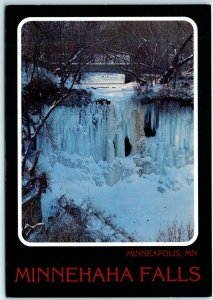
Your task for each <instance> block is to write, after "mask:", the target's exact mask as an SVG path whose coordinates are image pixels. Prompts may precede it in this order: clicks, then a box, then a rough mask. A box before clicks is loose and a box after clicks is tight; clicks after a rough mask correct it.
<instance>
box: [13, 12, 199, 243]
mask: <svg viewBox="0 0 213 300" xmlns="http://www.w3.org/2000/svg"><path fill="white" fill-rule="evenodd" d="M90 19H91V18H90ZM90 19H88V18H87V19H86V18H81V19H78V20H75V18H61V19H57V18H56V19H55V20H54V18H45V19H44V18H43V19H42V18H29V19H25V20H24V21H22V23H21V24H20V25H19V40H18V43H19V51H18V61H19V69H18V72H19V74H18V76H19V95H18V96H19V112H20V113H19V116H20V118H19V128H18V131H19V132H18V133H19V139H20V140H19V141H20V143H19V145H20V147H19V174H20V178H19V185H20V186H19V192H20V194H19V201H20V203H19V207H20V214H19V237H21V240H22V241H24V243H25V241H26V242H27V244H30V243H32V245H33V244H34V243H50V244H51V243H56V244H57V243H69V244H70V243H71V244H77V245H80V244H85V243H86V244H91V243H92V244H100V245H101V244H102V243H103V244H111V243H112V244H113V243H115V245H116V244H117V243H119V244H121V245H122V244H123V245H125V244H126V243H133V244H138V243H140V244H143V243H150V244H153V245H158V244H159V243H185V242H190V241H191V240H192V239H194V238H196V235H197V232H196V234H195V231H197V229H196V228H195V227H196V226H197V225H196V224H197V218H196V211H197V201H196V188H195V181H196V177H197V174H196V171H197V168H196V164H195V163H194V155H195V152H196V151H197V145H196V141H197V128H196V126H197V124H195V121H196V118H195V117H196V111H197V109H196V107H197V99H196V95H195V94H196V88H197V87H196V85H197V84H196V82H195V78H196V76H197V66H196V60H195V55H196V53H195V52H196V51H197V49H196V38H197V31H196V27H195V25H194V24H193V21H192V20H190V19H188V18H185V19H184V18H181V17H179V18H129V19H128V18H104V19H103V18H102V19H101V20H99V19H98V18H96V19H95V18H93V19H92V20H90Z"/></svg>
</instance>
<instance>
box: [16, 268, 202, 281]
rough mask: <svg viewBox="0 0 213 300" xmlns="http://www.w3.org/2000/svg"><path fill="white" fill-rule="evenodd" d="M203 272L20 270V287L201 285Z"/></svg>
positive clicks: (18, 272) (68, 269) (171, 270)
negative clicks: (132, 284) (86, 284)
mask: <svg viewBox="0 0 213 300" xmlns="http://www.w3.org/2000/svg"><path fill="white" fill-rule="evenodd" d="M200 279H201V275H200V268H199V267H198V266H189V267H188V268H185V267H184V268H183V267H181V266H178V267H176V266H175V267H171V266H165V267H152V266H141V267H139V268H138V269H136V270H134V271H133V270H131V269H130V268H128V267H122V268H121V267H96V268H92V267H61V268H58V267H46V268H39V267H34V268H33V267H32V268H28V267H25V268H17V269H16V273H15V276H14V281H15V282H16V283H19V282H25V283H40V282H42V283H54V282H61V283H83V282H87V283H93V282H104V283H108V282H134V281H137V282H147V281H150V282H159V281H160V282H182V283H184V282H198V281H200Z"/></svg>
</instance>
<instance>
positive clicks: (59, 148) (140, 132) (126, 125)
mask: <svg viewBox="0 0 213 300" xmlns="http://www.w3.org/2000/svg"><path fill="white" fill-rule="evenodd" d="M48 109H49V108H48V106H45V107H44V113H45V111H47V110H48ZM37 148H39V149H41V150H42V153H43V154H44V155H45V156H49V157H51V154H52V153H54V154H55V155H56V156H60V153H61V152H66V153H67V154H69V155H72V154H74V153H76V154H78V155H80V156H82V157H93V158H94V160H95V161H96V162H98V161H101V160H103V161H106V162H108V163H112V162H113V160H114V159H115V157H119V158H124V157H125V156H128V155H129V154H131V155H134V154H136V153H138V154H141V156H142V158H144V160H146V159H147V158H149V160H152V161H153V162H156V163H159V164H163V165H164V166H170V167H172V166H175V167H181V166H184V165H185V164H190V163H193V108H192V107H190V106H181V105H180V104H179V103H178V102H174V101H168V100H167V101H163V102H162V101H161V102H158V103H151V104H141V103H136V102H134V101H129V102H128V103H127V102H124V103H123V104H122V103H120V104H119V105H118V104H117V103H113V102H112V103H111V104H110V105H107V104H106V105H101V104H97V103H91V104H89V105H88V106H82V107H74V108H73V107H67V106H66V107H65V106H62V105H61V106H58V107H56V108H55V110H54V111H53V112H52V114H51V116H50V117H49V119H48V122H47V123H46V124H45V126H44V128H43V129H42V131H41V133H40V135H39V137H38V139H37Z"/></svg>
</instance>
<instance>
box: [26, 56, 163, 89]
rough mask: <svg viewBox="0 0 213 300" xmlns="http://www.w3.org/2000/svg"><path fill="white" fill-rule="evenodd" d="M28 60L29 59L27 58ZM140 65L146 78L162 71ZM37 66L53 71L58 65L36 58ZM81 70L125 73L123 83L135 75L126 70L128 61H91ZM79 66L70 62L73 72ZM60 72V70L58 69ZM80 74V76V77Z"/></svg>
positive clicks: (132, 78) (133, 79)
mask: <svg viewBox="0 0 213 300" xmlns="http://www.w3.org/2000/svg"><path fill="white" fill-rule="evenodd" d="M24 59H25V58H24ZM27 59H29V58H27ZM28 62H29V60H28ZM137 65H138V64H137ZM140 65H141V77H145V78H146V80H148V81H149V80H150V78H151V80H152V78H153V76H158V75H161V74H162V71H161V70H159V69H153V67H149V66H147V65H145V64H143V63H141V64H140ZM38 66H39V67H41V68H45V69H47V70H49V71H52V72H55V71H56V70H57V68H58V67H59V66H58V64H57V63H55V62H47V61H43V60H40V59H39V60H38ZM82 67H83V71H81V75H83V74H85V73H92V72H93V73H117V74H124V75H125V83H128V82H131V81H135V76H133V75H132V74H131V73H129V72H128V71H126V70H127V69H128V68H129V67H130V69H131V65H130V63H122V62H119V63H118V62H110V61H109V62H91V63H87V64H86V65H83V66H82ZM78 68H79V63H72V72H73V73H75V72H76V71H77V69H78ZM59 72H60V70H59ZM81 75H80V77H81Z"/></svg>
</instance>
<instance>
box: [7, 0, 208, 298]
mask: <svg viewBox="0 0 213 300" xmlns="http://www.w3.org/2000/svg"><path fill="white" fill-rule="evenodd" d="M41 16H44V17H73V16H79V17H84V16H85V17H87V16H94V17H96V16H97V17H98V16H106V17H107V16H121V17H125V16H133V17H146V16H150V17H155V16H170V17H175V16H181V17H189V18H191V19H193V20H194V21H195V23H196V24H197V27H198V82H199V86H198V87H199V88H198V125H199V133H198V134H199V137H198V138H199V148H198V152H199V235H198V239H197V240H196V242H195V243H194V244H193V245H191V246H188V247H157V248H156V247H27V246H25V245H23V244H22V243H21V242H20V241H19V238H18V234H17V224H18V219H17V26H18V24H19V22H21V21H22V20H23V19H24V18H26V17H41ZM210 20H211V17H210V6H209V5H169V6H166V5H161V6H157V5H154V6H153V5H152V6H151V5H150V6H145V5H141V6H125V5H124V6H118V5H113V6H104V5H101V6H94V5H92V6H65V5H64V6H63V5H60V6H53V5H47V6H46V5H45V6H44V5H42V6H39V5H36V6H35V5H33V6H28V5H27V6H26V5H25V6H21V5H19V6H7V8H6V24H5V29H6V36H5V38H6V40H5V46H6V47H5V51H6V66H5V73H6V110H5V116H6V123H5V128H6V294H7V296H10V297H45V296H46V297H85V296H98V297H105V296H106V297H107V296H108V297H109V296H113V297H116V296H119V297H130V296H131V297H134V296H137V297H145V296H146V297H148V296H152V297H154V296H155V297H157V296H164V297H168V296H175V297H178V296H182V297H184V296H191V297H193V296H199V297H202V296H203V297H204V296H210V295H211V291H212V287H211V282H212V281H211V274H212V272H211V167H210V166H211V72H210V70H211V62H210V57H211V52H210ZM183 248H184V249H194V250H195V249H196V250H197V251H198V256H195V257H182V258H179V257H174V258H172V257H171V258H169V257H166V258H159V257H153V258H130V257H129V258H127V257H126V251H127V249H128V250H131V249H155V250H156V249H167V250H169V249H171V250H174V249H175V250H177V249H183ZM193 265H194V266H198V267H200V270H201V271H200V272H201V280H200V281H199V282H196V283H194V282H191V283H190V282H186V283H178V282H172V283H162V282H154V283H151V282H148V283H139V282H137V281H135V282H133V283H128V282H123V283H99V282H96V283H76V284H70V283H67V284H66V283H39V284H36V283H34V284H29V283H26V282H19V283H15V282H14V279H15V273H16V268H17V267H20V268H24V267H29V268H31V267H41V268H42V267H44V268H46V267H56V268H57V267H75V266H77V267H92V268H93V267H94V268H95V267H101V268H104V266H110V267H114V266H121V267H122V266H127V267H129V269H130V270H131V271H132V273H133V274H134V272H135V270H136V269H138V268H139V266H153V267H156V266H160V267H162V268H165V267H166V266H172V267H175V266H182V267H183V268H184V269H187V268H188V266H193Z"/></svg>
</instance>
